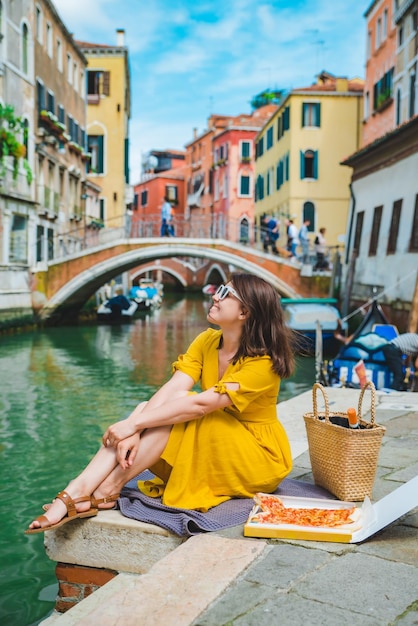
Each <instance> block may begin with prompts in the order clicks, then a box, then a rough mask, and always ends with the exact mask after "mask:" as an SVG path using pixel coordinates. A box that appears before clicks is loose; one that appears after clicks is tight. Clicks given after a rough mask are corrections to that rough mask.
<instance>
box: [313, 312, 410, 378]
mask: <svg viewBox="0 0 418 626" xmlns="http://www.w3.org/2000/svg"><path fill="white" fill-rule="evenodd" d="M398 334H399V332H398V329H397V327H396V326H394V325H393V324H390V323H389V321H388V319H387V318H386V316H385V314H384V312H383V310H382V308H381V306H380V305H379V304H378V302H377V301H376V300H373V302H372V304H371V306H370V308H369V310H368V312H367V313H366V315H365V317H364V319H363V321H362V323H361V324H360V326H359V327H358V328H357V330H356V331H355V332H354V334H353V335H352V336H351V337H349V338H348V339H347V342H346V343H345V344H343V345H342V346H341V348H340V350H339V351H338V353H337V355H336V357H335V358H334V359H333V360H331V361H329V362H328V363H325V364H324V367H323V370H322V374H323V380H322V382H324V383H325V384H327V385H329V386H345V387H354V388H358V387H360V378H359V375H358V371H359V363H360V362H361V361H362V362H363V363H364V369H365V375H366V377H367V379H368V380H371V381H372V382H373V383H374V385H375V387H376V389H384V388H386V389H387V388H390V384H391V380H392V373H391V371H390V370H389V368H388V366H387V365H386V360H385V356H384V354H383V350H382V348H383V346H384V345H385V344H387V343H388V342H389V341H390V340H391V339H393V338H394V337H396V336H397V335H398ZM363 371H364V370H363Z"/></svg>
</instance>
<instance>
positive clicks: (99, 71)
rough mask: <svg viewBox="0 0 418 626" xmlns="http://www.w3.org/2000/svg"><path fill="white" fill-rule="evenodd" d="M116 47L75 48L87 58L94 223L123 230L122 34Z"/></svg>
mask: <svg viewBox="0 0 418 626" xmlns="http://www.w3.org/2000/svg"><path fill="white" fill-rule="evenodd" d="M116 33H117V45H116V46H110V45H98V44H92V43H86V42H78V45H79V47H80V49H81V50H82V52H83V54H84V55H85V57H86V58H87V61H88V66H87V103H88V107H87V146H88V151H89V153H90V154H91V158H90V160H89V163H88V166H87V174H88V179H89V180H90V181H91V182H92V183H94V184H96V185H99V186H100V187H101V189H102V192H101V194H100V215H99V219H100V220H101V222H102V223H103V224H104V226H106V228H121V227H123V228H126V226H127V225H128V223H129V219H128V217H129V212H130V208H131V205H132V201H133V191H132V188H131V187H130V185H129V119H130V104H131V103H130V71H129V60H128V49H127V47H126V46H125V45H124V36H125V32H124V30H121V29H119V30H117V31H116Z"/></svg>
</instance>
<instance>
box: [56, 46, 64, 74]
mask: <svg viewBox="0 0 418 626" xmlns="http://www.w3.org/2000/svg"><path fill="white" fill-rule="evenodd" d="M57 67H58V70H59V71H60V72H62V71H63V69H64V65H63V61H62V41H61V39H57Z"/></svg>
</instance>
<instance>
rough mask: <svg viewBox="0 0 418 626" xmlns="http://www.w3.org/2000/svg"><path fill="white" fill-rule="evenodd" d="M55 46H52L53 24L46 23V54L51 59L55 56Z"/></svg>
mask: <svg viewBox="0 0 418 626" xmlns="http://www.w3.org/2000/svg"><path fill="white" fill-rule="evenodd" d="M52 48H53V44H52V24H50V22H47V23H46V52H47V55H48V56H49V58H51V59H52V55H53V49H52Z"/></svg>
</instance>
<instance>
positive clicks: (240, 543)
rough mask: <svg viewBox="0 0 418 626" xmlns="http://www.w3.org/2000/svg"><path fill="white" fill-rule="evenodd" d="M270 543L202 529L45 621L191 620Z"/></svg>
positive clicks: (110, 624)
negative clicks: (138, 571)
mask: <svg viewBox="0 0 418 626" xmlns="http://www.w3.org/2000/svg"><path fill="white" fill-rule="evenodd" d="M265 549H269V548H268V546H267V544H266V542H265V541H262V540H259V539H257V540H251V539H227V538H224V537H220V536H218V535H215V534H207V535H206V534H205V535H197V536H195V537H191V538H190V539H188V540H187V543H185V544H184V545H181V546H179V547H178V548H177V549H175V550H174V551H173V552H171V553H170V554H168V555H167V556H165V557H164V558H163V559H162V560H161V561H159V562H158V563H156V564H155V565H154V566H153V567H152V568H151V569H150V570H149V572H148V573H147V574H143V575H142V576H138V575H133V574H119V576H116V578H114V579H113V580H111V581H110V582H108V583H107V584H106V585H104V586H103V587H101V588H100V589H99V590H97V591H96V592H95V593H94V594H92V595H91V596H89V597H88V598H86V599H85V600H83V601H82V602H80V604H78V605H77V606H75V607H74V608H72V609H70V610H69V611H68V612H67V613H65V614H64V615H62V616H57V615H52V616H51V617H50V618H48V619H46V620H44V621H43V622H42V625H43V626H52V624H54V623H58V624H60V626H74V625H80V626H82V625H86V626H87V625H88V626H90V624H100V625H101V626H114V624H123V625H124V626H137V625H138V624H146V625H147V626H161V625H162V624H164V626H188V625H189V624H191V623H192V622H193V621H194V620H195V619H196V618H197V617H198V616H199V615H200V614H201V613H202V612H203V611H204V610H205V609H206V608H207V607H208V606H209V604H211V603H212V602H213V601H214V600H216V598H217V597H219V596H220V595H221V593H222V592H223V591H224V590H225V589H226V588H227V587H228V586H229V585H230V584H232V582H233V581H234V580H235V579H236V578H237V576H239V575H240V574H241V573H242V572H243V571H244V570H245V569H246V568H247V567H248V566H249V565H250V564H251V563H252V562H253V561H254V560H255V559H257V558H258V557H259V556H260V555H261V554H262V553H263V552H264V550H265Z"/></svg>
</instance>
